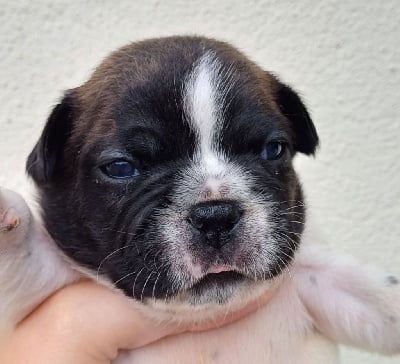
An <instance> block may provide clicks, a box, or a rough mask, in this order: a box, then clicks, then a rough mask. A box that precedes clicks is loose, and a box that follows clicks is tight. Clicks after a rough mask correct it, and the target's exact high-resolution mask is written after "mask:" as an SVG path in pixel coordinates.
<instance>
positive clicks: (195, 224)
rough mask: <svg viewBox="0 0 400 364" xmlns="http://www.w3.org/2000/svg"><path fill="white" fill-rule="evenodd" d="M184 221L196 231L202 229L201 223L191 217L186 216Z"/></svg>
mask: <svg viewBox="0 0 400 364" xmlns="http://www.w3.org/2000/svg"><path fill="white" fill-rule="evenodd" d="M186 221H187V222H188V223H189V224H190V225H192V226H193V227H195V228H196V229H201V228H202V227H203V223H202V222H201V221H199V220H198V219H196V218H195V217H191V216H188V217H187V218H186Z"/></svg>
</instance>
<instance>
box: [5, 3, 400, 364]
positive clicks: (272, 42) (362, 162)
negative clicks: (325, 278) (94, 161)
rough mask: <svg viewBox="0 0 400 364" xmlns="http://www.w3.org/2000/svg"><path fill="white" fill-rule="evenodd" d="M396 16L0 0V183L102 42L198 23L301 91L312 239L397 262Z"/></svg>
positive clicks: (394, 8)
mask: <svg viewBox="0 0 400 364" xmlns="http://www.w3.org/2000/svg"><path fill="white" fill-rule="evenodd" d="M399 19H400V4H399V2H398V1H397V0H385V1H370V0H358V1H333V0H330V1H329V0H325V1H317V0H304V1H294V0H291V1H288V0H276V1H273V0H269V1H268V0H267V1H257V0H248V1H244V0H236V1H223V0H220V1H216V0H215V1H213V0H202V1H182V0H174V1H166V0H164V1H163V0H146V1H145V0H143V1H135V0H124V1H122V0H119V1H112V0H109V1H95V0H93V1H67V0H65V1H61V0H59V1H51V0H41V1H29V0H24V1H21V0H20V1H4V0H0V45H1V47H0V65H1V67H0V85H1V87H0V156H1V157H0V185H5V186H8V187H11V188H14V189H17V190H19V191H23V192H25V193H26V191H27V181H26V178H25V176H24V161H25V158H26V156H27V154H28V152H29V150H30V148H31V147H32V145H33V143H34V141H35V140H36V138H37V137H38V136H39V133H40V131H41V128H42V126H43V123H44V121H45V119H46V116H47V114H48V113H49V110H50V109H51V107H52V105H54V104H55V102H56V101H57V100H58V98H59V97H60V95H61V93H62V91H63V90H65V89H67V88H71V87H74V86H77V85H79V84H80V83H81V82H83V81H84V80H85V79H86V78H87V77H88V75H89V74H90V72H91V70H92V69H93V67H94V66H95V65H96V64H97V63H98V62H99V61H100V60H101V59H102V58H103V57H104V56H105V55H106V54H107V53H109V52H110V51H111V50H113V49H115V48H116V47H118V46H120V45H123V44H125V43H128V42H130V41H133V40H137V39H142V38H146V37H154V36H162V35H170V34H182V33H190V34H193V33H197V34H205V35H209V36H212V37H217V38H221V39H224V40H228V41H230V42H232V43H233V44H235V45H236V46H238V47H239V48H240V49H242V50H243V51H245V52H246V53H247V54H248V55H250V57H251V58H253V59H254V60H255V61H257V62H258V63H260V64H261V65H262V66H263V67H265V68H266V69H268V70H272V71H274V72H276V73H277V74H278V75H280V76H281V77H282V78H283V79H284V80H286V81H288V82H289V83H291V84H292V85H293V86H294V87H295V88H297V89H298V90H300V91H301V92H302V94H303V96H304V98H305V100H306V101H307V104H308V105H309V108H310V111H311V113H312V115H313V118H314V120H315V123H316V125H317V129H318V130H319V133H320V137H321V140H322V146H321V149H320V151H319V153H318V155H317V157H316V159H315V160H314V159H307V158H303V157H299V158H298V160H297V167H298V170H299V172H300V174H301V177H302V179H303V181H304V185H305V190H306V193H307V196H308V200H309V203H310V205H311V209H310V214H311V220H312V221H313V222H314V225H315V227H316V228H317V229H318V230H319V233H320V238H319V239H318V243H321V244H325V245H327V246H330V247H334V248H335V249H336V250H338V251H346V252H350V253H352V254H355V255H357V256H359V257H360V258H361V259H364V260H366V261H369V262H374V263H376V264H379V265H382V266H385V267H387V269H389V270H392V271H393V272H394V273H400V245H399V236H400V223H399V221H400V208H399V202H400V201H399V197H400V167H399V160H400V148H399V140H400V120H399V119H400V107H399V96H400V92H399V84H400V51H399V50H400V33H399V32H400V31H399ZM343 357H344V360H343V362H344V363H355V364H356V363H359V364H361V363H362V364H371V363H375V364H378V363H379V364H385V363H399V359H381V358H380V357H378V356H372V355H368V354H362V353H358V352H356V351H353V350H351V351H350V350H344V355H343Z"/></svg>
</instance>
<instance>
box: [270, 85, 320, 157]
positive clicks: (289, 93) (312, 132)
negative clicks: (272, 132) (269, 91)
mask: <svg viewBox="0 0 400 364" xmlns="http://www.w3.org/2000/svg"><path fill="white" fill-rule="evenodd" d="M277 93H278V97H277V101H278V104H279V107H280V109H281V112H282V114H283V115H284V116H286V118H287V119H288V120H289V121H290V122H291V124H292V129H293V131H294V137H295V144H294V148H295V150H296V151H298V152H300V153H304V154H307V155H310V154H314V153H315V151H316V149H317V146H318V143H319V140H318V135H317V131H316V129H315V126H314V123H313V122H312V120H311V117H310V115H309V113H308V111H307V109H306V107H305V105H304V104H303V102H302V101H301V98H300V96H299V95H298V94H297V93H296V92H295V91H293V90H292V89H291V88H290V87H289V86H287V85H284V84H283V83H281V82H279V81H278V90H277Z"/></svg>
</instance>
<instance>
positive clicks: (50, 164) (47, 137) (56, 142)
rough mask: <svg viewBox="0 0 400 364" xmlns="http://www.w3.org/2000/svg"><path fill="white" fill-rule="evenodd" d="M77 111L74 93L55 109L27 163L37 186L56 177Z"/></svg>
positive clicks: (28, 171)
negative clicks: (58, 164) (58, 163)
mask: <svg viewBox="0 0 400 364" xmlns="http://www.w3.org/2000/svg"><path fill="white" fill-rule="evenodd" d="M75 111H76V102H75V97H74V93H73V91H69V92H67V93H66V94H65V96H64V98H63V99H62V101H61V103H59V104H57V105H56V106H55V107H54V109H53V111H52V112H51V114H50V116H49V118H48V120H47V123H46V125H45V127H44V129H43V132H42V135H41V136H40V138H39V140H38V142H37V143H36V145H35V147H34V148H33V150H32V152H31V153H30V155H29V157H28V160H27V162H26V171H27V173H28V174H29V175H30V176H31V177H32V178H33V179H34V181H35V182H36V183H37V184H41V185H43V184H46V183H48V182H50V181H51V179H52V178H53V177H54V174H55V171H56V166H57V162H58V161H59V160H60V157H61V155H62V152H63V149H64V146H65V142H66V140H67V139H68V137H69V135H70V133H71V130H72V122H73V118H74V117H75Z"/></svg>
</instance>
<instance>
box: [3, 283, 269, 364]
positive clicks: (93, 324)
mask: <svg viewBox="0 0 400 364" xmlns="http://www.w3.org/2000/svg"><path fill="white" fill-rule="evenodd" d="M269 296H270V295H269V294H267V295H265V296H263V297H261V298H260V299H258V300H257V301H254V302H251V303H250V304H249V305H247V306H246V307H245V308H244V309H242V310H240V311H238V312H235V313H230V314H228V315H225V316H224V317H221V318H220V319H216V320H213V321H212V322H206V323H204V324H196V325H191V326H190V325H187V326H182V325H177V324H173V323H169V324H157V323H156V322H154V321H152V320H151V319H149V318H147V317H145V316H144V315H143V314H141V313H140V312H138V310H137V309H135V307H134V305H132V304H131V302H130V300H128V299H127V298H126V297H124V296H123V295H122V294H120V293H118V292H115V291H112V290H110V289H108V288H106V287H103V286H100V285H98V284H95V283H94V282H91V281H82V282H79V283H76V284H73V285H70V286H68V287H65V288H63V289H61V290H60V291H58V292H56V293H55V294H54V295H53V296H51V297H50V298H49V299H47V300H46V301H45V302H44V303H43V304H42V305H40V306H39V307H38V308H37V309H36V310H35V311H34V312H33V313H32V314H31V315H29V316H28V317H26V318H25V319H24V320H23V321H22V322H21V323H20V324H19V325H18V327H17V328H16V330H15V331H14V332H13V333H12V334H10V335H3V337H0V362H1V363H10V364H22V363H29V364H39V363H40V364H47V363H52V364H70V363H80V364H106V363H107V364H109V363H110V362H111V361H112V360H114V359H115V358H116V356H117V355H118V351H119V350H123V349H126V350H132V349H135V348H138V347H141V346H144V345H146V344H149V343H151V342H154V341H157V340H159V339H161V338H163V337H165V336H169V335H175V334H179V333H182V332H185V331H204V330H210V329H213V328H217V327H220V326H223V325H227V324H229V323H231V322H234V321H236V320H239V319H240V318H242V317H244V316H246V315H248V314H250V313H251V312H253V311H255V310H257V308H259V307H260V306H262V305H263V304H264V302H265V301H267V300H268V298H269Z"/></svg>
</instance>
